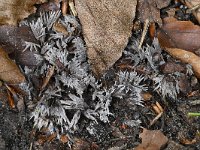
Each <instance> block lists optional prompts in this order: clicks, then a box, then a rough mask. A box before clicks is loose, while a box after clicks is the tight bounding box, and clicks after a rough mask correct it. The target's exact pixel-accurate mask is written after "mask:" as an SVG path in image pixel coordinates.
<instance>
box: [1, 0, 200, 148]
mask: <svg viewBox="0 0 200 150" xmlns="http://www.w3.org/2000/svg"><path fill="white" fill-rule="evenodd" d="M52 2H53V4H54V5H50V4H51V3H52ZM77 2H79V1H75V3H74V2H73V1H70V6H69V7H70V9H71V11H72V12H71V13H72V14H74V15H75V14H76V9H77V8H78V7H77V5H79V4H77ZM145 2H149V1H145ZM153 2H154V3H152V4H151V5H155V7H156V9H157V10H159V11H160V9H162V8H163V7H168V5H171V3H170V4H169V2H167V1H165V3H164V1H159V2H157V1H153ZM81 3H84V2H81ZM115 3H116V4H119V3H117V1H116V2H115ZM61 4H63V3H62V2H61ZM112 5H114V4H111V6H112ZM50 6H52V7H50ZM74 6H75V7H74ZM83 6H84V5H83ZM106 6H110V5H106ZM130 6H131V5H130ZM59 7H60V1H49V2H46V3H44V4H41V5H37V8H38V9H37V11H36V13H35V14H34V15H33V16H29V17H28V18H26V19H25V20H23V21H21V22H20V27H11V28H10V29H11V30H10V31H16V30H19V29H20V28H21V29H23V28H26V29H28V32H30V35H31V37H32V38H30V39H27V37H29V36H28V35H23V32H22V34H20V30H19V32H17V33H16V35H18V34H19V35H20V36H21V40H19V39H17V38H16V36H13V39H14V40H15V41H16V42H15V43H16V44H17V45H18V47H17V50H18V51H15V54H19V53H21V54H24V53H29V54H30V55H29V56H27V55H24V56H25V57H26V59H27V60H28V59H29V58H34V59H33V60H34V61H32V62H31V63H30V64H28V63H21V62H20V61H21V56H20V55H18V56H20V57H18V59H17V57H14V56H15V55H14V56H13V49H14V50H15V44H12V43H13V40H7V39H6V38H3V37H1V39H0V43H1V46H4V49H5V47H6V45H7V46H8V49H5V50H6V51H7V50H8V51H7V52H8V54H9V56H11V58H14V59H16V63H17V65H19V68H20V71H21V72H22V73H23V74H24V76H25V78H26V82H25V83H20V84H19V85H18V86H19V87H20V88H21V89H23V90H24V92H25V93H26V94H25V95H26V96H25V97H23V98H22V95H21V93H20V92H19V91H17V90H16V91H15V93H12V92H11V91H12V90H11V91H9V92H10V93H11V94H12V95H10V96H9V97H7V98H8V99H9V100H7V101H6V99H1V101H2V102H4V104H6V103H10V107H11V108H12V107H13V108H14V104H15V105H16V106H17V110H16V109H13V111H17V112H18V113H17V114H18V116H17V117H16V118H14V119H13V118H12V117H13V115H14V114H12V113H10V112H9V111H8V110H6V109H4V108H5V107H6V105H2V106H1V105H0V109H1V112H0V115H1V116H2V120H0V125H1V128H0V130H1V131H2V135H3V139H5V142H6V143H7V142H8V141H9V140H12V139H15V138H16V137H17V138H16V139H19V134H20V135H21V138H22V139H23V138H24V139H29V138H28V137H27V135H28V132H30V131H31V128H32V127H33V128H34V130H32V131H33V132H34V134H33V137H32V138H31V141H29V140H26V142H25V143H24V142H14V141H13V146H16V147H19V148H20V149H27V147H29V146H30V147H29V148H35V149H42V148H43V146H44V145H45V146H46V147H48V148H49V149H52V148H53V147H54V148H56V149H62V148H63V147H65V148H66V146H69V147H72V148H73V149H82V148H83V149H90V148H91V149H92V148H107V149H108V148H110V149H123V148H125V149H127V148H134V147H135V148H136V147H137V145H138V142H139V139H138V134H139V129H140V127H141V126H144V127H146V128H148V129H149V130H146V129H145V130H146V131H144V130H143V133H142V134H140V135H141V137H142V143H141V144H139V145H138V147H140V146H142V147H143V148H144V147H145V149H148V148H149V149H150V148H153V149H160V147H163V146H164V145H166V141H167V138H166V137H165V136H163V134H162V132H160V131H159V134H157V131H156V130H155V129H161V131H164V133H165V135H166V136H167V137H168V138H170V139H175V137H178V135H180V134H183V133H184V137H185V139H186V140H188V141H192V139H194V137H193V134H195V133H196V132H197V130H198V127H196V126H195V125H196V124H195V119H193V120H192V121H191V122H192V123H193V124H194V126H193V129H191V126H188V124H187V123H185V121H184V120H183V119H182V118H181V117H180V116H184V115H185V112H184V111H180V110H181V108H183V107H188V104H187V103H186V101H184V100H182V99H181V100H180V98H184V96H187V94H188V92H189V91H191V90H194V89H195V88H196V87H198V82H196V85H195V84H193V85H191V86H189V87H191V88H192V89H190V90H184V89H186V88H187V86H185V85H186V84H187V83H188V84H190V77H193V78H194V77H195V76H194V75H196V76H197V77H198V74H197V73H196V72H197V70H198V69H197V70H195V68H198V67H195V64H194V63H193V62H192V61H191V60H190V59H189V58H187V59H189V60H182V59H181V56H174V55H172V56H173V57H175V58H178V59H179V61H182V62H179V61H178V60H175V59H173V58H172V57H171V56H170V55H168V54H167V53H166V52H165V51H163V49H165V50H166V51H167V49H170V48H167V47H166V46H163V47H164V48H161V47H160V43H159V42H160V41H159V40H158V39H159V37H158V39H157V38H156V37H154V39H153V40H152V41H151V40H150V39H149V37H148V36H146V37H145V43H144V46H141V47H139V42H138V39H140V35H141V32H140V31H134V33H133V35H132V36H131V38H130V40H129V43H128V45H127V47H126V48H125V50H123V49H124V47H125V46H126V44H124V46H123V48H120V53H121V55H122V57H121V58H120V57H116V55H113V56H111V57H113V58H115V59H116V60H115V61H112V63H108V66H107V67H105V68H106V69H103V71H102V72H101V71H100V72H98V73H97V72H95V70H94V69H93V68H92V66H91V63H90V60H89V63H88V60H87V59H88V57H89V53H88V49H89V48H90V47H89V46H88V43H87V41H86V43H84V40H86V37H88V36H89V35H87V34H86V32H85V31H84V30H85V29H84V28H85V27H84V24H83V23H82V22H83V21H81V17H80V16H81V15H82V13H83V12H82V11H83V10H82V9H80V10H78V9H79V8H78V9H77V12H78V17H79V19H80V22H81V23H82V26H81V24H80V23H79V20H78V19H77V17H75V16H73V15H69V14H67V15H64V16H63V15H62V14H61V12H60V11H59V10H58V9H57V8H59ZM88 7H89V5H88ZM104 7H105V5H102V9H103V8H104ZM135 7H136V4H134V7H131V9H133V12H134V13H135ZM52 9H53V10H54V11H50V12H48V11H49V10H52ZM99 9H100V6H99ZM108 9H110V8H109V7H108ZM179 9H182V7H180V8H179ZM111 10H112V11H113V9H111ZM147 10H148V9H147ZM112 11H111V12H112ZM121 11H122V12H121V13H120V15H121V14H123V9H122V10H121ZM159 11H158V13H159ZM90 13H91V12H90ZM94 13H96V12H95V10H94ZM101 13H102V12H101ZM174 14H175V13H174ZM132 15H133V16H132V18H131V19H129V21H131V22H132V20H133V19H134V14H132ZM151 15H152V16H153V17H154V14H151ZM103 16H105V13H104V14H103ZM161 16H162V14H161ZM122 17H123V15H122ZM162 17H163V16H162ZM87 19H88V18H87ZM136 19H137V18H136ZM157 19H159V20H161V18H160V16H159V17H158V16H157ZM89 21H90V20H89ZM95 21H96V20H95ZM100 22H101V20H100ZM104 22H105V21H102V24H103V23H104ZM57 23H59V24H60V25H61V26H62V29H61V30H59V29H56V28H55V26H54V25H55V24H57ZM194 26H195V27H196V26H197V25H194ZM90 27H91V26H90V25H89V27H88V28H90ZM97 27H98V26H95V27H94V29H97ZM163 27H164V25H163ZM163 27H162V26H161V24H160V23H159V22H158V26H156V28H155V30H157V29H158V28H160V29H161V28H163ZM6 28H7V26H6V27H4V29H6ZM82 28H83V36H82ZM63 29H64V30H65V31H64V32H63ZM111 29H112V28H111ZM160 29H159V30H160ZM105 30H106V29H105ZM119 30H120V29H118V30H116V31H115V32H114V33H115V34H116V33H118V32H119ZM94 31H95V30H94ZM1 32H5V31H4V30H2V31H1ZM28 32H27V33H28ZM129 32H130V31H129ZM8 33H9V32H8ZM10 33H11V32H10ZM25 33H26V32H25ZM94 33H95V32H94ZM129 34H130V33H129ZM5 35H6V34H5ZM6 36H7V35H6ZM10 36H11V37H12V34H10V35H9V36H7V37H10ZM126 36H127V37H126V40H127V39H128V38H129V37H128V35H127V34H126ZM108 39H109V38H108ZM96 40H99V39H98V38H97V39H96ZM167 40H168V39H167ZM5 43H6V44H5ZM9 43H10V44H9ZM125 43H126V42H125ZM12 45H13V46H12ZM161 46H162V44H161ZM168 46H169V45H168ZM9 49H10V50H9ZM167 52H169V54H172V52H176V53H178V49H173V51H172V52H171V51H167ZM189 53H191V52H189ZM182 54H183V51H181V53H180V55H182ZM193 55H195V54H192V55H191V56H193ZM109 57H110V56H109ZM195 58H196V59H195V61H197V60H198V56H197V57H196V56H195ZM89 59H90V57H89ZM116 61H117V62H116ZM27 62H28V61H27ZM197 62H198V61H197ZM95 63H97V64H98V63H100V61H97V62H95ZM114 63H115V64H114ZM120 63H121V64H123V68H120V67H117V66H120V65H121V64H120ZM170 63H171V64H172V65H170ZM185 63H189V64H185ZM113 64H114V65H113ZM173 64H181V66H179V65H177V66H178V67H177V68H176V67H174V66H173ZM163 66H164V68H163ZM192 69H193V70H192ZM106 70H108V71H106ZM193 71H194V74H193ZM93 73H94V74H96V75H100V74H101V75H102V76H101V77H99V78H98V79H97V78H96V77H95V76H94V74H93ZM186 79H187V80H186ZM181 80H182V81H181ZM2 81H3V82H5V81H4V80H2ZM184 81H185V82H187V83H186V84H185V85H184ZM4 84H5V85H6V83H4ZM4 84H3V85H4ZM1 90H2V91H6V89H5V86H2V87H1ZM18 92H19V93H18ZM148 92H150V93H153V95H151V96H150V98H148V100H146V101H144V100H145V99H146V98H145V96H144V93H148ZM10 93H9V94H10ZM15 95H16V96H17V98H18V99H16V100H15ZM23 96H24V95H23ZM11 99H12V101H10V100H11ZM1 101H0V102H1ZM154 104H156V105H154ZM158 104H159V105H158ZM151 106H156V107H157V108H158V106H159V110H160V108H162V110H161V113H160V112H159V113H156V112H154V111H155V109H157V108H155V107H151ZM161 106H162V107H161ZM163 106H164V107H163ZM24 108H27V109H24ZM190 109H191V110H193V108H190ZM183 110H185V109H183ZM187 110H188V109H187ZM197 110H198V109H197ZM27 114H29V116H27ZM159 114H161V115H160V116H159V117H158V115H159ZM15 115H16V114H15ZM21 116H25V117H21ZM165 116H167V117H166V118H165ZM5 117H6V118H5ZM7 118H11V119H7ZM30 118H31V119H30ZM168 118H170V119H168ZM26 119H28V120H26ZM152 120H153V121H152ZM152 122H153V123H152ZM165 122H166V124H165ZM196 122H197V121H196ZM16 123H17V128H16V127H15V125H16ZM24 125H25V126H26V127H25V128H24ZM110 125H112V129H115V130H112V129H111V128H110ZM174 125H176V126H174ZM2 129H3V130H2ZM4 129H9V133H8V134H6V132H5V131H6V130H4ZM16 129H17V131H18V132H16ZM22 129H23V130H22ZM85 129H86V130H85ZM182 129H183V130H182ZM180 130H181V131H180ZM35 131H36V132H35ZM116 131H117V132H118V133H120V134H119V135H120V136H119V135H118V136H116ZM147 131H148V134H145V135H144V132H145V133H147ZM171 131H173V132H171ZM189 133H192V134H189ZM152 134H153V135H156V136H152ZM187 134H188V135H187ZM11 135H12V136H11ZM145 136H147V137H148V138H147V139H148V141H146V143H148V144H147V145H148V146H149V147H148V146H147V145H146V144H145V142H144V141H145V140H144V139H145ZM25 137H26V138H25ZM149 137H150V138H149ZM154 137H155V139H152V138H154ZM156 138H158V139H159V140H161V141H162V139H164V141H165V142H163V144H162V143H160V142H158V140H157V139H156ZM179 140H182V139H175V141H176V142H181V141H179ZM50 142H51V143H50ZM3 143H4V142H3ZM27 143H28V144H27ZM186 143H189V145H190V144H191V143H192V144H196V147H198V141H197V140H195V141H194V142H191V143H190V142H186ZM0 146H4V147H5V145H0ZM13 146H12V145H10V148H13ZM169 146H171V145H169ZM138 147H137V148H138ZM167 147H168V146H166V149H167Z"/></svg>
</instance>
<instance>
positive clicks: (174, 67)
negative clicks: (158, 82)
mask: <svg viewBox="0 0 200 150" xmlns="http://www.w3.org/2000/svg"><path fill="white" fill-rule="evenodd" d="M160 71H161V72H162V73H165V74H170V73H174V72H186V68H185V67H184V66H183V64H180V63H178V62H175V61H168V62H166V63H165V64H163V65H162V66H161V67H160Z"/></svg>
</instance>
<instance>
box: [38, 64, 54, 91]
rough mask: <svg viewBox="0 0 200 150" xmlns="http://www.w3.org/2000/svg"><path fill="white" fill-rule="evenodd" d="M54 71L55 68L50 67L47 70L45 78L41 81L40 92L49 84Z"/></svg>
mask: <svg viewBox="0 0 200 150" xmlns="http://www.w3.org/2000/svg"><path fill="white" fill-rule="evenodd" d="M54 69H55V66H51V67H50V68H48V71H47V74H46V77H45V78H44V80H43V84H42V87H41V90H43V89H44V88H45V87H46V86H47V84H48V83H49V80H50V79H51V77H52V75H53V74H54Z"/></svg>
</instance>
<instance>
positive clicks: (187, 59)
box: [165, 48, 200, 79]
mask: <svg viewBox="0 0 200 150" xmlns="http://www.w3.org/2000/svg"><path fill="white" fill-rule="evenodd" d="M165 51H167V52H168V53H169V54H170V55H171V56H172V57H174V58H176V59H179V60H180V61H182V62H183V63H188V64H190V65H191V66H192V68H193V71H194V73H195V75H196V76H197V77H198V78H199V79H200V57H198V56H197V55H195V54H194V53H192V52H189V51H186V50H183V49H178V48H165Z"/></svg>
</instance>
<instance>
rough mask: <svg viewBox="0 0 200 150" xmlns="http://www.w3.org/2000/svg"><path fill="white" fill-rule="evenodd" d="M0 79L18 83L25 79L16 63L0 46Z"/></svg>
mask: <svg viewBox="0 0 200 150" xmlns="http://www.w3.org/2000/svg"><path fill="white" fill-rule="evenodd" d="M0 80H2V81H4V82H7V83H10V84H19V83H22V82H24V81H25V77H24V76H23V74H22V73H21V72H20V70H19V68H18V67H17V65H16V64H15V63H14V62H13V61H12V60H11V59H10V58H9V57H8V55H7V54H6V53H5V52H4V50H3V49H2V48H0Z"/></svg>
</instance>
